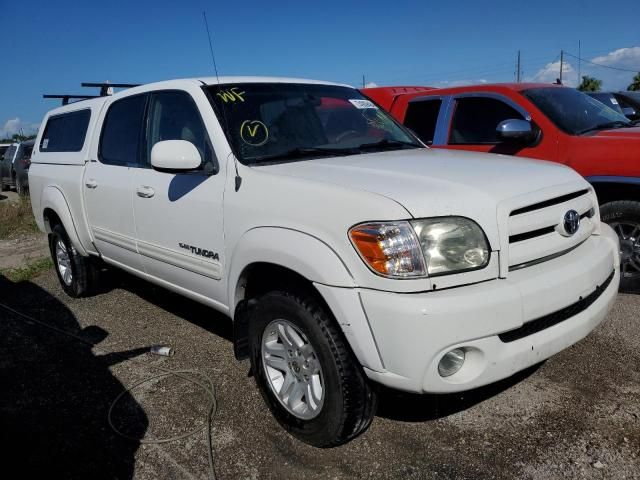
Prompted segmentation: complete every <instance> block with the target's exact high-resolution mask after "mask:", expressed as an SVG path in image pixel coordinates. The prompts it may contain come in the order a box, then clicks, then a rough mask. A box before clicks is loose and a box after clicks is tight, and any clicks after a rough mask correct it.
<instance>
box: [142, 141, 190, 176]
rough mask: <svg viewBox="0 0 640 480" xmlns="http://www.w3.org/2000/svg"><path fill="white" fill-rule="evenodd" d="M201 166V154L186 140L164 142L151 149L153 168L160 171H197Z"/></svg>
mask: <svg viewBox="0 0 640 480" xmlns="http://www.w3.org/2000/svg"><path fill="white" fill-rule="evenodd" d="M201 164H202V157H200V152H198V149H197V148H196V147H195V145H194V144H193V143H191V142H187V141H186V140H164V141H162V142H158V143H156V144H155V145H154V146H153V148H152V149H151V166H152V167H153V168H157V169H158V170H178V171H187V170H195V169H196V168H198V167H199V166H200V165H201Z"/></svg>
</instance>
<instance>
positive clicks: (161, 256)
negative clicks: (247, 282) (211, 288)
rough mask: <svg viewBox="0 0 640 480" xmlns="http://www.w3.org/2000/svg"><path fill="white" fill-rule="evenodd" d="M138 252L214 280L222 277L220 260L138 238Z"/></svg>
mask: <svg viewBox="0 0 640 480" xmlns="http://www.w3.org/2000/svg"><path fill="white" fill-rule="evenodd" d="M138 252H139V253H140V255H143V256H145V257H148V258H151V259H153V260H157V261H159V262H162V263H167V264H169V265H173V266H174V267H178V268H182V269H184V270H187V271H189V272H192V273H197V274H198V275H202V276H204V277H209V278H213V279H214V280H220V279H221V278H222V266H221V265H220V263H218V262H212V261H209V260H206V259H204V258H200V257H196V256H192V255H186V254H184V253H182V252H177V251H175V250H171V249H169V248H164V247H160V246H158V245H153V244H151V243H147V242H143V241H140V240H138Z"/></svg>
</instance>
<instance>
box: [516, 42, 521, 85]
mask: <svg viewBox="0 0 640 480" xmlns="http://www.w3.org/2000/svg"><path fill="white" fill-rule="evenodd" d="M516 82H518V83H520V50H518V62H517V63H516Z"/></svg>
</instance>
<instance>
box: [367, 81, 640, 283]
mask: <svg viewBox="0 0 640 480" xmlns="http://www.w3.org/2000/svg"><path fill="white" fill-rule="evenodd" d="M362 91H363V93H364V94H365V95H367V96H368V97H369V98H371V99H372V100H373V101H375V102H377V103H378V104H379V105H381V106H382V107H383V108H385V109H386V110H388V111H389V112H391V114H392V115H393V116H394V117H395V118H396V119H397V120H399V121H400V122H402V123H403V124H404V125H406V126H407V127H409V128H410V129H411V130H413V131H414V132H415V134H416V135H417V136H418V137H420V138H421V139H422V141H423V142H425V143H426V144H427V145H430V146H432V147H436V148H450V149H460V150H473V151H477V152H488V153H503V154H508V155H517V156H519V157H530V158H538V159H541V160H551V161H554V162H560V163H564V164H565V165H568V166H570V167H572V168H574V169H575V170H577V171H578V172H579V173H580V174H582V175H583V176H584V177H586V179H587V180H588V181H589V182H591V184H592V185H593V186H594V188H595V190H596V193H597V195H598V198H599V201H600V205H601V209H600V211H601V217H602V220H603V221H605V222H607V223H608V224H609V225H611V226H612V227H613V228H614V229H615V230H616V232H618V235H619V237H620V242H621V250H622V261H623V265H622V269H623V272H624V277H623V278H624V282H626V283H627V284H628V283H629V282H634V283H635V281H637V280H640V126H635V124H634V123H633V122H631V121H629V119H627V118H626V117H625V116H624V115H622V114H620V113H618V112H616V111H614V110H612V109H611V108H609V107H607V106H605V105H603V104H602V103H600V102H599V101H597V100H595V99H593V98H591V97H589V96H588V95H585V94H583V93H582V92H579V91H577V90H575V89H573V88H568V87H563V86H561V85H549V84H540V83H514V84H495V85H489V84H487V85H475V86H465V87H455V88H445V89H435V88H428V87H380V88H366V89H363V90H362Z"/></svg>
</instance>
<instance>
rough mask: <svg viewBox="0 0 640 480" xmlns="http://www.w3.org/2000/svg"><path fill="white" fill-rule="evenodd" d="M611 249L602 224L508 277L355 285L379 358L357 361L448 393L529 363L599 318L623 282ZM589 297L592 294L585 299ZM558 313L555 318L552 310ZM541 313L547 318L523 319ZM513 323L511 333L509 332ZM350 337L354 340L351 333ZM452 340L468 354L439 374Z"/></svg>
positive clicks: (417, 387)
mask: <svg viewBox="0 0 640 480" xmlns="http://www.w3.org/2000/svg"><path fill="white" fill-rule="evenodd" d="M618 248H619V245H618V240H617V237H616V235H615V233H614V232H613V231H612V230H611V229H610V228H609V227H608V226H606V225H603V226H602V235H598V236H595V235H594V236H591V237H589V238H588V239H587V240H586V241H585V242H584V243H583V244H581V245H580V246H579V247H578V248H576V249H574V250H573V251H571V252H569V253H567V254H565V255H563V256H562V257H559V258H556V259H553V260H550V261H547V262H544V263H541V264H538V265H535V266H532V267H528V268H524V269H521V270H517V271H514V272H510V273H509V276H508V278H507V279H496V280H491V281H487V282H482V283H478V284H475V285H467V286H463V287H457V288H450V289H446V290H441V291H433V292H426V293H417V294H398V293H389V292H382V291H375V290H366V289H360V290H358V291H357V295H359V297H360V301H361V305H362V308H363V309H364V312H365V315H366V318H367V320H368V324H369V327H370V330H371V333H372V335H373V337H374V343H375V347H376V349H377V353H378V355H379V357H380V365H381V367H382V368H380V365H377V366H371V365H367V364H366V363H363V366H364V369H365V372H366V373H367V375H368V376H369V377H370V378H371V379H373V380H375V381H378V382H380V383H382V384H385V385H387V386H390V387H392V388H397V389H400V390H405V391H412V392H425V393H426V392H432V393H445V392H456V391H462V390H468V389H472V388H476V387H479V386H482V385H486V384H489V383H492V382H495V381H497V380H500V379H503V378H506V377H509V376H511V375H513V374H514V373H516V372H518V371H520V370H523V369H525V368H527V367H529V366H532V365H535V364H536V363H539V362H541V361H542V360H545V359H547V358H549V357H550V356H552V355H554V354H556V353H558V352H560V351H562V350H563V349H565V348H567V347H568V346H570V345H572V344H574V343H576V342H577V341H579V340H581V339H582V338H584V337H585V336H586V335H588V334H589V332H591V331H592V330H593V329H594V328H595V327H596V326H597V325H598V324H600V322H602V320H603V319H604V318H605V316H606V314H607V312H608V311H609V309H610V308H611V306H612V304H613V302H614V300H615V298H616V295H617V292H618V286H619V282H620V270H619V264H620V261H619V253H618ZM609 277H611V278H609ZM607 280H609V282H608V285H607V286H606V288H604V286H605V284H606V281H607ZM598 287H602V288H598ZM597 289H598V290H600V291H598V292H596V290H597ZM590 296H591V297H590ZM588 297H590V298H591V300H593V301H590V302H584V301H583V299H585V298H588ZM596 297H597V298H596ZM581 302H582V303H581ZM585 303H588V305H586V304H585ZM571 306H573V308H575V309H574V310H571V308H572V307H571ZM576 306H577V307H576ZM561 312H563V315H564V316H563V317H562V318H561V319H560V320H558V317H557V315H556V316H554V315H555V314H560V313H561ZM574 312H578V313H576V314H575V315H573V313H574ZM540 318H545V319H553V320H552V321H550V322H548V323H547V324H545V323H544V322H538V324H537V328H529V327H531V326H532V325H534V322H533V321H534V320H536V319H540ZM548 325H551V326H548ZM523 326H524V327H523ZM540 327H542V328H540ZM517 329H521V330H520V332H518V333H519V334H517V335H516V334H513V335H511V336H510V335H508V334H506V332H513V331H514V330H517ZM347 333H348V331H347ZM505 334H506V335H505ZM499 335H501V336H502V339H501V338H500V336H499ZM347 338H348V339H349V341H350V342H351V343H352V346H354V345H353V341H354V336H353V335H347ZM453 348H464V349H465V352H466V360H465V363H464V365H463V366H462V368H461V369H460V370H459V371H458V372H457V373H455V374H453V375H452V376H450V377H446V378H443V377H441V376H440V375H439V374H438V363H439V362H440V359H441V358H442V357H443V355H444V354H446V353H447V352H448V351H450V350H451V349H453ZM354 351H355V352H356V355H358V353H359V352H361V351H362V348H360V347H359V346H358V345H355V346H354ZM369 363H371V362H369Z"/></svg>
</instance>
